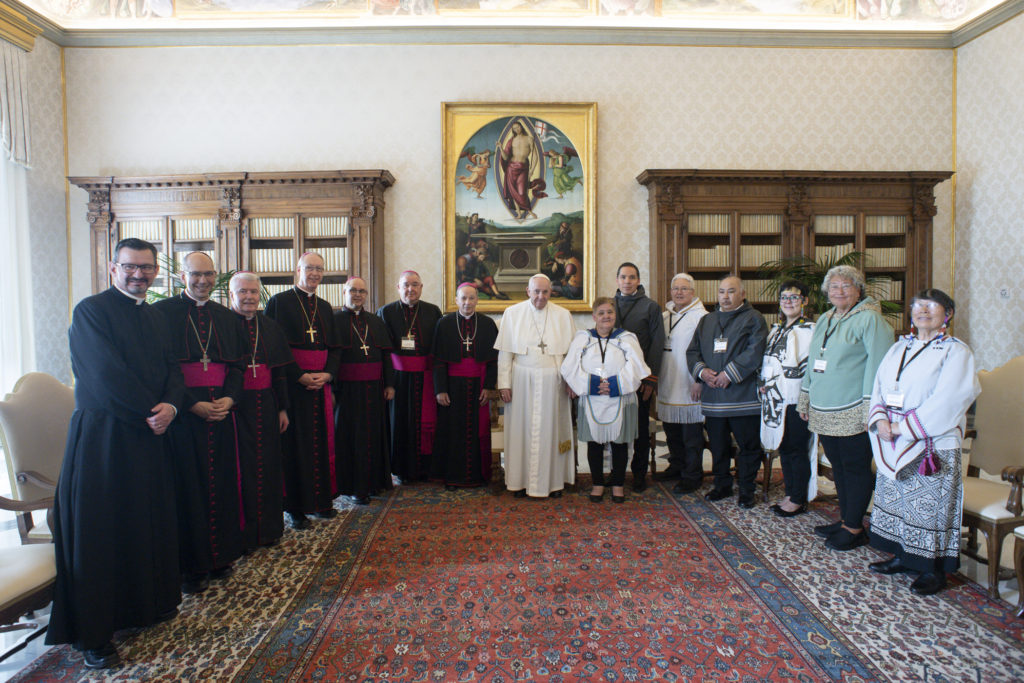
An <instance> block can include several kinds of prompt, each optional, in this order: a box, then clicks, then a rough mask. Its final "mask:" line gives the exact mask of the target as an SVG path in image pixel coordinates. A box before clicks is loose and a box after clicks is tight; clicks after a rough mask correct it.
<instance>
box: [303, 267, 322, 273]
mask: <svg viewBox="0 0 1024 683" xmlns="http://www.w3.org/2000/svg"><path fill="white" fill-rule="evenodd" d="M302 269H303V270H304V271H306V272H307V273H322V272H324V267H323V266H302Z"/></svg>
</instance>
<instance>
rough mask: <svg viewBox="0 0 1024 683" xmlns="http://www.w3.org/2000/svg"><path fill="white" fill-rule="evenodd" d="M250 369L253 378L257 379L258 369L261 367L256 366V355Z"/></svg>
mask: <svg viewBox="0 0 1024 683" xmlns="http://www.w3.org/2000/svg"><path fill="white" fill-rule="evenodd" d="M249 367H250V368H252V376H253V377H255V376H256V368H258V367H259V365H257V364H256V355H255V354H253V357H252V362H251V363H249Z"/></svg>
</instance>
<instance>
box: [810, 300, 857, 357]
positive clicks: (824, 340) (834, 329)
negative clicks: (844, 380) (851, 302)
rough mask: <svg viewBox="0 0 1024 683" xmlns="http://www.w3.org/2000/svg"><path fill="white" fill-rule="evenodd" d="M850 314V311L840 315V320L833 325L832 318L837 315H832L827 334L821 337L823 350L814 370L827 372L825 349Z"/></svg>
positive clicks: (826, 326)
mask: <svg viewBox="0 0 1024 683" xmlns="http://www.w3.org/2000/svg"><path fill="white" fill-rule="evenodd" d="M848 315H850V312H849V311H847V312H846V313H844V314H843V315H842V316H840V318H839V320H836V324H835V325H832V319H834V318H835V316H832V318H830V319H829V321H828V322H827V323H825V334H824V336H823V337H822V339H821V350H820V351H819V352H818V358H817V359H815V361H814V372H825V368H826V367H827V366H828V361H827V360H825V349H826V347H828V340H829V339H831V338H832V335H833V334H835V333H836V332H837V331H838V330H839V326H840V325H842V324H843V321H844V320H846V316H848Z"/></svg>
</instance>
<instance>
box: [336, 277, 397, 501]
mask: <svg viewBox="0 0 1024 683" xmlns="http://www.w3.org/2000/svg"><path fill="white" fill-rule="evenodd" d="M344 292H345V307H344V308H342V309H341V310H340V311H337V312H335V314H334V324H335V326H336V327H337V328H338V334H339V336H340V338H341V346H342V349H341V362H340V363H339V365H338V377H337V379H336V380H335V382H334V392H335V402H336V403H337V405H338V411H337V421H336V423H335V425H336V429H337V439H336V441H335V443H336V444H337V452H336V455H337V463H338V493H340V494H341V495H348V496H352V497H353V498H354V499H355V502H356V503H357V504H358V505H368V504H369V503H370V497H371V496H373V495H375V494H377V493H379V492H381V491H386V490H389V489H391V487H392V484H391V465H390V461H389V458H388V429H387V413H386V410H387V406H386V401H390V400H391V399H393V398H394V397H395V371H394V368H393V367H392V365H391V351H392V346H391V336H390V335H389V334H388V328H387V326H385V324H384V321H383V320H381V319H380V318H378V317H377V316H376V315H374V314H373V313H370V312H369V311H367V310H366V309H365V308H364V306H365V304H366V300H367V299H368V298H369V292H368V291H367V289H366V281H365V280H363V279H362V278H360V277H352V278H349V279H348V280H347V281H346V282H345V286H344Z"/></svg>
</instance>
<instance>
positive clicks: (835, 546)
mask: <svg viewBox="0 0 1024 683" xmlns="http://www.w3.org/2000/svg"><path fill="white" fill-rule="evenodd" d="M867 544H868V532H866V531H864V530H863V529H861V532H860V533H859V534H851V533H850V532H849V531H847V530H846V529H840V530H839V531H837V532H835V533H834V534H832V535H831V536H829V537H828V538H826V539H825V545H827V546H828V547H829V548H832V550H837V551H839V552H841V553H845V552H847V551H849V550H853V549H855V548H859V547H861V546H862V545H867Z"/></svg>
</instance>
